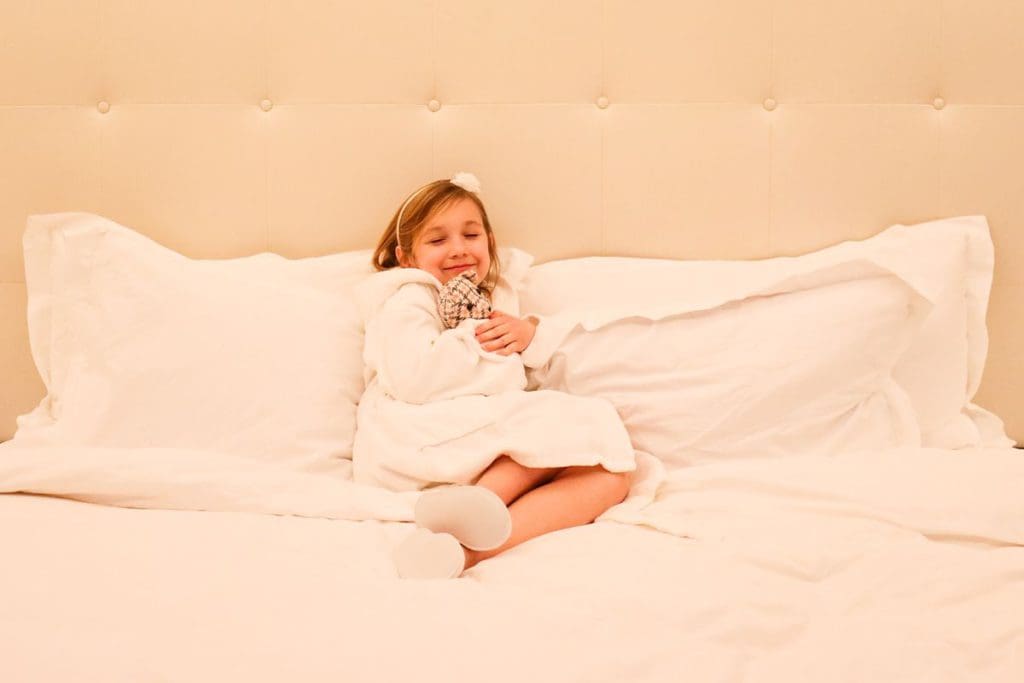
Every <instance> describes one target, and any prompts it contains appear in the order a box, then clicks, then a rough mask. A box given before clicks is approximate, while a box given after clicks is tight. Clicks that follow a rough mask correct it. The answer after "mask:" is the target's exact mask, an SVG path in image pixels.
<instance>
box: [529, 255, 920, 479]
mask: <svg viewBox="0 0 1024 683" xmlns="http://www.w3.org/2000/svg"><path fill="white" fill-rule="evenodd" d="M780 289H781V290H782V291H781V293H774V294H769V295H767V296H765V295H761V296H757V295H753V296H748V297H745V298H742V299H741V300H738V301H732V302H729V303H724V304H721V305H718V306H716V307H713V308H711V309H710V310H707V309H706V308H704V307H703V306H702V305H699V304H691V305H690V306H689V307H686V308H679V309H678V310H677V311H676V312H675V313H674V314H669V312H668V311H667V310H663V311H661V312H660V313H657V314H653V316H652V317H654V318H655V319H651V317H639V316H638V317H628V318H621V319H618V320H614V319H609V318H613V317H614V315H615V314H609V315H608V318H602V319H592V320H589V321H583V324H582V326H576V327H575V328H574V329H573V330H572V331H571V332H570V333H569V334H568V336H567V337H566V338H565V339H564V341H563V342H562V343H561V344H560V345H559V346H558V350H557V351H556V352H555V353H554V354H553V356H552V359H551V362H550V363H549V364H548V365H547V366H546V367H545V368H542V369H540V370H539V371H537V372H535V373H534V374H533V376H532V381H533V383H534V385H536V386H539V387H542V388H546V389H559V390H562V391H568V392H570V393H574V394H583V395H587V396H599V397H602V398H605V399H607V400H609V401H611V403H613V404H614V405H615V406H616V408H617V409H618V411H619V414H620V416H621V417H622V419H623V422H624V423H625V424H626V428H627V430H628V431H629V434H630V437H631V439H632V440H633V445H634V447H635V448H637V449H639V450H642V451H646V452H648V453H651V454H653V455H655V456H657V457H658V458H659V459H661V460H662V461H663V462H665V463H666V465H668V466H670V467H674V466H688V465H694V464H700V463H703V462H708V461H712V460H720V459H722V458H759V457H780V456H786V455H794V454H812V453H831V454H837V453H842V452H850V451H857V450H864V449H871V448H889V447H895V446H919V445H920V432H919V430H918V428H917V421H916V417H915V415H914V411H913V408H912V407H911V405H910V401H909V398H908V397H907V395H906V393H905V392H904V391H903V390H902V389H901V388H900V387H899V386H898V385H897V384H896V383H895V382H894V381H893V379H892V375H891V373H892V368H893V365H894V364H895V363H896V359H897V358H899V356H900V354H902V353H903V352H904V351H905V350H906V348H907V346H908V345H909V343H910V341H911V339H912V337H913V335H914V333H915V332H916V331H917V329H918V327H919V326H920V324H921V321H922V320H923V318H924V316H925V315H926V314H927V313H928V311H929V310H930V305H929V303H928V302H927V301H926V300H925V299H924V298H923V297H921V296H920V295H919V294H917V292H915V291H914V290H913V289H912V288H911V287H910V286H909V285H908V284H907V283H906V282H904V281H903V280H901V279H900V278H897V277H895V276H893V275H889V274H884V273H880V272H879V271H877V270H874V269H872V268H870V267H867V265H866V264H862V263H849V264H841V265H840V266H837V267H832V268H826V269H823V270H821V271H817V272H814V273H809V274H806V275H805V276H804V277H802V278H800V279H799V280H789V281H786V282H782V283H776V285H775V286H772V287H769V288H767V289H765V290H763V291H767V292H771V291H773V290H780ZM713 303H714V302H713V301H710V300H709V305H710V304H713ZM689 309H693V310H689ZM663 314H665V315H664V317H660V316H662V315H663ZM563 315H564V314H563ZM545 322H551V321H550V320H545ZM542 324H544V323H542Z"/></svg>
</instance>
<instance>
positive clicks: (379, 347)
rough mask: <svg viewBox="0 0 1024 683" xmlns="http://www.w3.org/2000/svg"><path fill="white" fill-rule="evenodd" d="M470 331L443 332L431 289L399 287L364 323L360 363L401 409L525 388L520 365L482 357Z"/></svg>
mask: <svg viewBox="0 0 1024 683" xmlns="http://www.w3.org/2000/svg"><path fill="white" fill-rule="evenodd" d="M474 328H475V325H474V324H473V321H463V323H462V324H461V325H460V326H459V327H457V328H455V329H451V330H446V329H444V327H443V325H442V324H441V320H440V318H439V317H438V314H437V301H436V298H435V295H434V293H433V292H432V290H431V287H430V286H429V285H424V284H421V283H409V284H405V285H403V286H401V287H400V288H399V289H398V290H397V291H396V292H395V293H394V294H393V295H392V296H391V297H390V298H388V300H387V301H386V302H384V304H383V305H382V306H381V308H380V309H379V311H378V313H377V314H376V315H375V316H374V317H373V318H372V319H371V320H370V321H369V322H368V323H367V325H366V340H365V346H364V350H363V358H364V360H365V362H366V364H367V366H368V367H369V368H370V369H372V370H373V371H375V372H376V374H377V378H378V382H379V383H380V385H381V388H382V389H383V390H384V391H385V392H386V393H388V394H389V395H391V396H392V397H393V398H396V399H398V400H399V401H404V402H406V403H428V402H430V401H439V400H444V399H448V398H455V397H458V396H466V395H472V394H480V395H485V396H488V395H492V394H496V393H499V392H501V391H509V390H513V389H523V388H525V387H526V374H525V370H524V369H523V364H522V360H521V359H519V358H516V357H515V356H514V355H513V356H499V355H497V354H493V353H487V352H485V351H483V349H481V348H480V344H479V342H477V341H476V337H475V335H474V332H473V331H474Z"/></svg>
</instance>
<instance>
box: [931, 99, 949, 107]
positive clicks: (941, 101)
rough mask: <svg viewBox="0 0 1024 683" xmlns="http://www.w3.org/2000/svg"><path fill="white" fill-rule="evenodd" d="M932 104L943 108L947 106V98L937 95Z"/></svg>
mask: <svg viewBox="0 0 1024 683" xmlns="http://www.w3.org/2000/svg"><path fill="white" fill-rule="evenodd" d="M932 106H933V107H935V108H936V109H942V108H943V107H945V106H946V100H944V99H942V98H941V97H936V98H935V99H934V100H932Z"/></svg>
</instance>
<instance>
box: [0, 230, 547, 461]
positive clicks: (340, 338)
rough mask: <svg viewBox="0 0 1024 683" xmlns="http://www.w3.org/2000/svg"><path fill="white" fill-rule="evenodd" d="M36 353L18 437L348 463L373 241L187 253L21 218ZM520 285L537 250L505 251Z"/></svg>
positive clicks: (31, 441)
mask: <svg viewBox="0 0 1024 683" xmlns="http://www.w3.org/2000/svg"><path fill="white" fill-rule="evenodd" d="M24 248H25V269H26V283H27V287H28V298H29V303H28V306H29V308H28V321H29V336H30V342H31V347H32V353H33V357H34V360H35V362H36V366H37V368H38V370H39V374H40V376H41V377H42V379H43V381H44V383H45V384H46V387H47V396H46V397H45V398H44V399H43V401H42V402H41V403H40V405H39V406H38V407H37V408H36V409H35V410H34V411H32V412H31V413H29V414H27V415H23V416H21V417H19V418H18V430H17V432H16V433H15V436H14V441H16V442H19V443H21V444H23V445H47V446H53V445H68V444H74V445H87V446H113V447H141V446H157V447H182V448H200V449H208V450H218V451H221V452H225V453H229V454H234V455H240V456H244V457H248V458H256V459H261V460H275V461H288V463H289V464H290V466H293V467H295V468H298V469H305V470H316V469H319V468H325V467H329V466H330V465H331V464H332V462H333V461H335V460H336V459H338V458H349V457H351V452H352V440H353V436H354V430H355V406H356V404H357V402H358V400H359V398H360V396H361V394H362V391H363V388H364V387H363V364H362V343H363V331H362V323H361V320H360V318H359V316H358V313H357V311H356V309H355V305H354V300H353V298H352V295H351V290H352V288H353V286H355V285H356V284H357V283H358V282H360V281H361V280H362V279H364V278H365V277H367V276H368V275H370V274H371V273H373V272H374V271H373V268H372V266H371V265H370V258H371V252H370V251H368V250H364V251H357V252H348V253H342V254H334V255H330V256H323V257H317V258H307V259H299V260H289V259H285V258H283V257H281V256H278V255H276V254H269V253H264V254H258V255H255V256H251V257H246V258H238V259H225V260H195V259H189V258H186V257H185V256H182V255H181V254H178V253H176V252H174V251H172V250H170V249H167V248H165V247H163V246H161V245H159V244H157V243H155V242H153V241H152V240H150V239H148V238H146V237H145V236H143V235H141V234H139V233H137V232H134V231H132V230H130V229H129V228H126V227H124V226H121V225H118V224H117V223H115V222H113V221H110V220H108V219H105V218H102V217H99V216H95V215H91V214H81V213H75V214H70V213H65V214H48V215H40V216H32V217H30V218H29V221H28V226H27V229H26V232H25V236H24ZM501 258H502V264H503V266H504V269H505V271H506V273H505V277H506V278H507V279H510V280H511V281H514V283H515V284H518V282H519V280H521V279H522V277H523V275H524V273H525V272H526V269H527V268H528V266H529V264H530V262H531V261H532V258H531V257H529V256H528V255H527V254H525V253H524V252H520V251H518V250H503V251H502V253H501Z"/></svg>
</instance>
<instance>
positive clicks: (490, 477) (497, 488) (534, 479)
mask: <svg viewBox="0 0 1024 683" xmlns="http://www.w3.org/2000/svg"><path fill="white" fill-rule="evenodd" d="M562 469H563V468H561V467H548V468H534V467H523V466H522V465H520V464H519V463H517V462H516V461H515V460H513V459H512V458H510V457H508V456H507V455H503V456H501V457H499V458H498V459H497V460H495V461H494V462H493V463H491V466H490V467H488V468H487V469H486V470H484V473H483V474H481V475H480V478H479V479H477V481H476V485H477V486H483V487H484V488H485V489H490V490H491V491H494V492H495V493H497V494H498V497H500V498H501V499H502V500H503V501H504V502H505V505H511V504H512V502H513V501H514V500H516V499H517V498H519V496H521V495H523V494H524V493H526V492H527V491H529V490H530V489H532V488H534V487H536V486H540V485H541V484H546V483H547V482H549V481H551V479H552V478H553V477H554V476H555V475H556V474H558V473H559V472H561V471H562Z"/></svg>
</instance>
